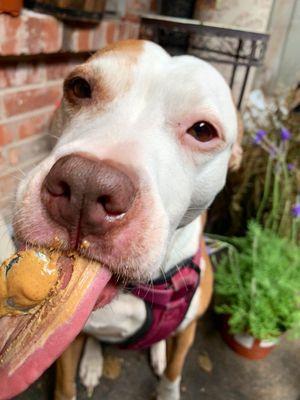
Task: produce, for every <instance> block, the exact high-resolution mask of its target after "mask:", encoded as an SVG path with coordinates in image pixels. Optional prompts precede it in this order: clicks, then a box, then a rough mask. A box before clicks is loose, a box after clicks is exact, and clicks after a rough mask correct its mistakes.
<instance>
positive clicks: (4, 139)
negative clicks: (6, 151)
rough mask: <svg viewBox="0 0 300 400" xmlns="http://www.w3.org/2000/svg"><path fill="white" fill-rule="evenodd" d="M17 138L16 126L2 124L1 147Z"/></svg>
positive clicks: (0, 131) (0, 130)
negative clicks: (9, 126)
mask: <svg viewBox="0 0 300 400" xmlns="http://www.w3.org/2000/svg"><path fill="white" fill-rule="evenodd" d="M15 138H16V129H15V127H14V126H12V127H11V129H10V128H8V127H7V126H6V125H0V148H1V147H3V146H5V145H7V144H9V143H11V142H12V141H14V140H15Z"/></svg>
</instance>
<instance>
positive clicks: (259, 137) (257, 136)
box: [253, 129, 267, 144]
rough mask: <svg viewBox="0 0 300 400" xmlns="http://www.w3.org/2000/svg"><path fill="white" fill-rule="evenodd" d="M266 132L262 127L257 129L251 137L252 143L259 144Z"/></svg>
mask: <svg viewBox="0 0 300 400" xmlns="http://www.w3.org/2000/svg"><path fill="white" fill-rule="evenodd" d="M266 134H267V132H266V131H264V130H263V129H259V130H258V131H257V132H256V134H255V136H254V138H253V143H255V144H259V143H260V142H261V141H262V140H263V138H264V136H266Z"/></svg>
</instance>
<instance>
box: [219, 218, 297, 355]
mask: <svg viewBox="0 0 300 400" xmlns="http://www.w3.org/2000/svg"><path fill="white" fill-rule="evenodd" d="M215 277H216V286H215V292H216V307H215V309H216V311H217V313H221V314H222V315H223V318H222V329H221V332H222V336H223V338H224V339H225V341H226V343H227V344H229V346H230V347H231V348H233V349H234V350H235V351H237V352H238V353H239V354H241V355H243V356H246V357H248V358H251V359H259V358H263V357H265V356H266V355H267V354H268V353H269V352H270V351H271V350H272V349H273V348H274V346H275V344H276V343H277V341H278V339H279V338H280V336H281V335H282V334H283V333H284V332H286V331H289V332H290V336H293V337H297V336H300V248H299V247H298V246H297V245H296V244H294V243H292V242H290V241H288V240H287V239H286V238H281V237H280V236H278V235H277V234H276V233H274V232H273V231H272V230H269V229H266V228H263V227H262V226H261V225H259V224H258V223H257V222H256V221H251V222H250V223H249V226H248V231H247V234H246V236H245V237H240V238H232V239H231V240H230V243H228V252H227V255H226V256H225V257H223V258H222V260H221V262H220V264H219V265H218V268H217V271H216V276H215Z"/></svg>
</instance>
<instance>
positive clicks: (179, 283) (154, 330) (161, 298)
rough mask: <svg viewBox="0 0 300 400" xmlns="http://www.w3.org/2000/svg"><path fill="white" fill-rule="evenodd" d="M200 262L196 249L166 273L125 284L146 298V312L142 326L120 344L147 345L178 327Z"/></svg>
mask: <svg viewBox="0 0 300 400" xmlns="http://www.w3.org/2000/svg"><path fill="white" fill-rule="evenodd" d="M200 264H201V253H200V249H199V250H198V252H197V253H196V255H195V256H194V257H192V258H189V259H187V260H184V261H183V262H182V263H180V265H178V266H175V267H173V268H172V269H171V270H170V271H168V273H167V274H166V276H164V277H160V278H158V279H156V280H154V281H153V282H152V283H149V284H140V285H138V286H131V287H129V288H128V289H129V290H130V291H131V293H132V294H133V295H135V296H136V297H139V298H141V299H142V300H143V301H144V302H145V305H146V312H147V315H146V321H145V323H144V324H143V326H142V327H141V328H140V329H139V330H138V331H137V332H136V333H135V334H134V335H133V336H131V337H130V338H128V339H127V340H126V341H125V342H124V343H122V344H121V347H122V348H126V349H135V350H137V349H143V348H148V347H150V346H151V345H152V344H154V343H156V342H158V341H160V340H162V339H166V338H167V337H168V336H169V335H170V334H171V333H172V332H173V331H175V330H176V329H177V327H178V326H179V325H180V323H181V322H182V320H183V319H184V317H185V314H186V312H187V310H188V308H189V305H190V302H191V300H192V298H193V296H194V293H195V291H196V289H197V287H198V286H199V279H200Z"/></svg>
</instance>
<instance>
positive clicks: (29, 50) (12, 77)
mask: <svg viewBox="0 0 300 400" xmlns="http://www.w3.org/2000/svg"><path fill="white" fill-rule="evenodd" d="M150 3H151V2H150V0H127V1H126V8H125V9H124V10H123V16H121V17H119V18H118V17H115V18H112V17H110V18H108V17H105V18H104V19H103V20H102V21H101V22H100V23H99V24H98V25H91V26H85V27H80V28H79V27H78V24H77V26H76V25H75V24H66V23H63V22H61V21H58V20H57V19H55V18H54V17H51V16H48V15H45V14H39V13H35V12H32V11H29V10H23V12H22V14H21V15H20V16H19V17H17V18H15V17H11V16H9V15H4V14H3V15H0V214H1V213H2V214H4V215H6V216H9V214H10V212H11V209H12V206H13V198H14V192H15V189H16V186H17V184H18V182H19V181H20V179H21V177H22V175H23V174H26V172H27V171H28V170H30V169H31V168H32V167H33V166H34V165H35V164H36V163H38V162H39V161H40V160H41V159H42V158H44V157H45V155H46V154H47V153H48V152H49V150H50V138H49V136H48V135H47V126H48V124H49V120H50V118H51V115H52V113H53V111H54V109H55V107H56V104H57V103H58V102H59V100H60V97H61V88H62V82H63V79H64V77H65V76H66V75H67V73H68V72H69V71H70V70H71V69H72V68H73V67H74V66H75V65H77V64H79V63H81V62H82V61H84V59H86V58H87V57H88V55H90V54H91V53H92V52H93V51H95V50H97V49H99V48H101V47H103V46H105V45H106V44H109V43H111V42H113V41H116V40H119V39H128V38H136V37H138V32H139V19H138V14H139V13H140V12H145V11H148V10H149V7H150Z"/></svg>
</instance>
